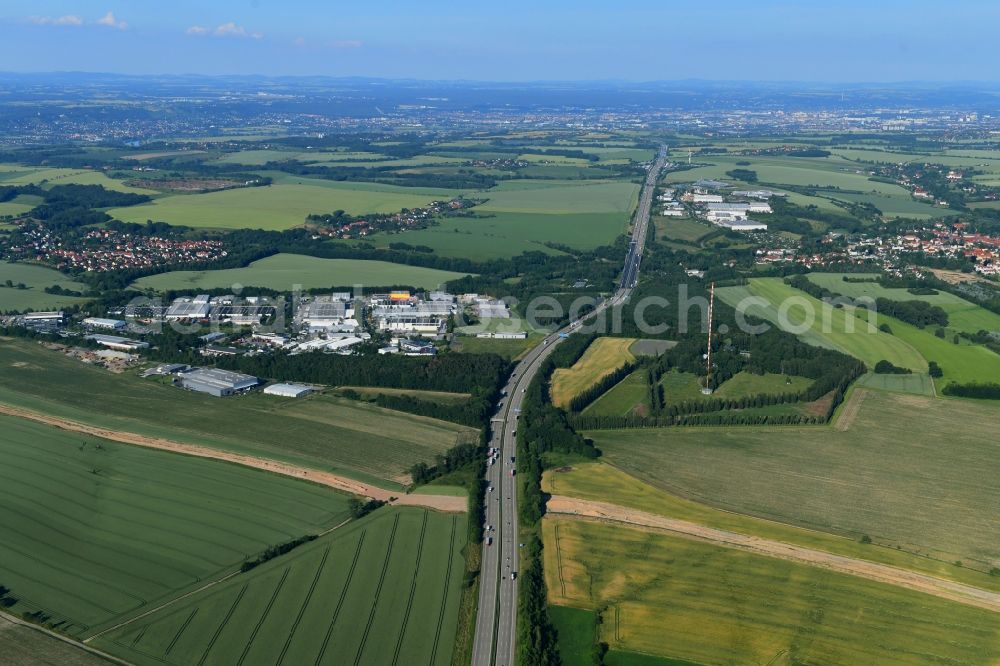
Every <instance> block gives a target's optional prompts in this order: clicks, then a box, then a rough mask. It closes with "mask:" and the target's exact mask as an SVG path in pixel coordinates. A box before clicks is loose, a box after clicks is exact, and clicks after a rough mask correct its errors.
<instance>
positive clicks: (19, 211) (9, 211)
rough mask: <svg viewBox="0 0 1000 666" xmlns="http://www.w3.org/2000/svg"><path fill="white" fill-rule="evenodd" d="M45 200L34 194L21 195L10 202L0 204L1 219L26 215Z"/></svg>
mask: <svg viewBox="0 0 1000 666" xmlns="http://www.w3.org/2000/svg"><path fill="white" fill-rule="evenodd" d="M42 201H44V199H42V198H41V197H39V196H35V195H33V194H21V195H18V196H16V197H14V198H13V199H12V200H10V201H4V202H2V203H0V217H5V216H7V215H13V216H17V215H24V214H25V213H27V212H28V211H29V210H31V209H32V208H34V207H35V206H37V205H38V204H40V203H42Z"/></svg>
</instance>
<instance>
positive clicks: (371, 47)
mask: <svg viewBox="0 0 1000 666" xmlns="http://www.w3.org/2000/svg"><path fill="white" fill-rule="evenodd" d="M998 25H1000V3H995V2H989V1H987V0H979V1H978V2H970V1H968V0H952V1H951V2H947V3H942V2H940V1H939V0H934V1H931V0H864V1H858V0H825V1H814V0H799V1H797V2H796V1H793V0H784V1H781V2H778V1H775V0H740V1H738V2H737V1H733V0H713V1H710V2H705V1H700V2H699V1H692V0H655V1H649V0H643V1H628V0H619V1H618V2H608V1H607V0H605V1H603V2H595V1H592V0H575V1H568V0H533V1H530V2H528V1H524V0H504V1H502V2H498V1H496V0H492V1H491V2H476V0H472V1H471V2H470V1H469V0H465V1H463V2H460V1H458V0H422V1H420V2H418V1H417V0H410V1H408V2H390V1H387V0H327V1H321V0H282V1H278V0H202V1H200V2H198V1H195V0H85V1H84V0H3V2H2V3H0V70H4V71H17V72H42V71H89V72H113V73H124V74H191V73H195V74H262V75H326V76H371V77H384V78H416V79H435V80H445V79H466V80H481V81H539V80H632V81H667V80H683V79H714V80H730V81H731V80H745V81H756V80H759V81H765V80H766V81H810V82H881V81H955V80H962V81H994V82H995V81H998V80H1000V68H997V67H996V66H995V65H996V63H997V62H1000V39H997V38H996V32H997V30H996V26H998Z"/></svg>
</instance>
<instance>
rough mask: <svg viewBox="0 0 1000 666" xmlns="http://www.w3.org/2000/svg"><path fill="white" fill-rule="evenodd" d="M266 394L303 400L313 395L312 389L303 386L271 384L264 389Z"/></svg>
mask: <svg viewBox="0 0 1000 666" xmlns="http://www.w3.org/2000/svg"><path fill="white" fill-rule="evenodd" d="M264 393H266V394H268V395H280V396H282V397H285V398H301V397H302V396H304V395H308V394H310V393H312V389H311V388H310V387H308V386H304V385H302V384H271V385H270V386H268V387H266V388H265V389H264Z"/></svg>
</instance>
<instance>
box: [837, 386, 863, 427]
mask: <svg viewBox="0 0 1000 666" xmlns="http://www.w3.org/2000/svg"><path fill="white" fill-rule="evenodd" d="M866 397H868V391H866V390H865V389H862V388H857V389H854V392H853V393H852V394H851V397H850V398H848V399H847V403H846V404H845V405H844V408H843V409H842V410H841V411H840V416H839V417H837V423H836V424H835V425H834V427H835V428H836V429H837V430H839V431H840V432H847V431H848V430H850V428H851V426H852V425H854V420H855V419H857V418H858V413H859V412H860V411H861V403H863V402H864V401H865V398H866Z"/></svg>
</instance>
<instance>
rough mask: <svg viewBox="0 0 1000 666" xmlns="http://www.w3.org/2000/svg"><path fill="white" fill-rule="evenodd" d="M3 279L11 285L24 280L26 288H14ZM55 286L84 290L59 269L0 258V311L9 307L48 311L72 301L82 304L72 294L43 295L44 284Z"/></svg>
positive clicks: (72, 302) (84, 289)
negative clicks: (7, 285)
mask: <svg viewBox="0 0 1000 666" xmlns="http://www.w3.org/2000/svg"><path fill="white" fill-rule="evenodd" d="M7 280H10V281H11V282H13V283H14V284H15V285H16V284H18V283H19V282H21V283H24V285H25V286H26V287H28V288H27V289H16V288H10V287H6V286H3V285H5V284H6V282H7ZM55 285H59V286H60V287H63V288H64V289H71V290H73V291H81V292H82V291H86V287H85V286H84V285H83V284H80V283H79V282H74V281H73V280H70V279H69V278H67V277H66V276H65V275H63V274H62V273H60V272H59V271H56V270H53V269H51V268H45V267H44V266H33V265H31V264H22V263H13V264H12V263H9V262H6V261H0V312H4V311H9V310H18V311H20V310H27V309H29V308H30V309H32V310H48V309H51V308H62V307H66V306H67V305H72V304H74V303H82V302H83V301H84V300H86V299H83V298H78V297H75V296H56V295H54V294H46V293H45V287H52V286H55Z"/></svg>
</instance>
